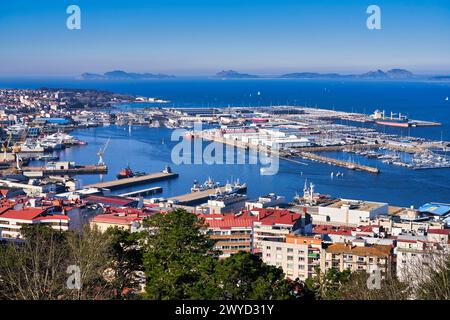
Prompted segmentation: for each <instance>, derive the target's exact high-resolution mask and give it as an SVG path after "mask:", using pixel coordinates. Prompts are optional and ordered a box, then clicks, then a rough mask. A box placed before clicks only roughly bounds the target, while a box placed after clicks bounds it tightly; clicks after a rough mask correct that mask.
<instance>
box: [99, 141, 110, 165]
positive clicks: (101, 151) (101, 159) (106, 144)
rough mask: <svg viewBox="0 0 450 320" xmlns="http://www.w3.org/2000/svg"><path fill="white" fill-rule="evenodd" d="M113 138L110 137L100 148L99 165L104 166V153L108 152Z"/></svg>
mask: <svg viewBox="0 0 450 320" xmlns="http://www.w3.org/2000/svg"><path fill="white" fill-rule="evenodd" d="M110 140H111V138H108V140H107V141H106V143H105V145H104V146H103V148H100V149H99V150H98V152H97V155H98V165H99V166H104V165H105V162H104V161H103V155H104V154H105V152H106V149H108V146H109V142H110Z"/></svg>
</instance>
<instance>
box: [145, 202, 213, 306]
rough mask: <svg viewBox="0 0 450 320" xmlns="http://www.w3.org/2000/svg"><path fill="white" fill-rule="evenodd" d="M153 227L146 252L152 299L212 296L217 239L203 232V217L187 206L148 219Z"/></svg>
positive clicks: (146, 222)
mask: <svg viewBox="0 0 450 320" xmlns="http://www.w3.org/2000/svg"><path fill="white" fill-rule="evenodd" d="M144 225H145V226H146V227H148V228H150V233H149V236H148V238H147V239H146V246H145V250H144V254H143V259H144V267H145V274H146V278H147V283H146V296H147V297H148V298H150V299H158V300H159V299H193V298H204V299H207V298H209V295H208V294H211V291H214V290H213V289H212V288H211V286H210V285H209V283H211V280H210V279H212V277H211V274H212V273H213V270H214V265H215V260H214V259H215V256H216V254H217V253H216V252H214V250H213V247H214V242H213V241H212V240H211V239H210V238H209V237H208V236H207V235H205V234H204V233H203V232H202V228H204V222H203V220H201V219H199V218H198V217H197V216H196V215H195V214H192V213H189V212H187V211H186V210H183V209H176V210H174V211H171V212H169V213H167V214H157V215H153V216H152V217H150V218H148V219H147V220H145V222H144Z"/></svg>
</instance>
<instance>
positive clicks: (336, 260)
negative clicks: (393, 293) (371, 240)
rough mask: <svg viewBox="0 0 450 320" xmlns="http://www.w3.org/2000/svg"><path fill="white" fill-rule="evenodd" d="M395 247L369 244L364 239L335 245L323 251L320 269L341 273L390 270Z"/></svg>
mask: <svg viewBox="0 0 450 320" xmlns="http://www.w3.org/2000/svg"><path fill="white" fill-rule="evenodd" d="M392 258H393V247H392V246H389V245H379V244H368V243H367V242H366V241H365V240H363V239H356V240H354V241H353V242H346V243H333V244H330V245H329V246H327V247H326V248H324V249H323V250H322V254H321V259H320V269H321V270H322V271H323V272H325V271H327V270H330V269H332V268H334V269H337V270H339V271H344V270H346V269H348V270H351V271H352V272H353V271H361V270H364V271H367V272H372V271H373V270H380V271H381V272H386V271H388V270H390V268H391V266H392V262H393V259H392Z"/></svg>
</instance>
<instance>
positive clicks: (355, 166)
mask: <svg viewBox="0 0 450 320" xmlns="http://www.w3.org/2000/svg"><path fill="white" fill-rule="evenodd" d="M299 156H300V157H302V158H303V159H309V160H313V161H318V162H322V163H327V164H331V165H335V166H339V167H343V168H347V169H351V170H361V171H367V172H370V173H380V169H378V168H374V167H369V166H365V165H361V164H357V163H353V162H348V161H343V160H337V159H334V158H329V157H324V156H319V155H317V154H314V153H310V152H301V153H300V154H299Z"/></svg>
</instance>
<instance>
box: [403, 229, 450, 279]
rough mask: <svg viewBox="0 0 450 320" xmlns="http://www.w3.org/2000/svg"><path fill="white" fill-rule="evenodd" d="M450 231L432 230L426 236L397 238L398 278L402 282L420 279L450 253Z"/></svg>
mask: <svg viewBox="0 0 450 320" xmlns="http://www.w3.org/2000/svg"><path fill="white" fill-rule="evenodd" d="M449 237H450V229H430V230H428V232H427V234H426V235H399V236H398V237H397V247H396V248H395V253H396V255H397V269H396V273H397V277H398V278H399V279H400V280H401V281H405V280H408V281H409V280H410V279H411V278H412V277H420V274H421V273H423V272H425V271H426V269H427V268H429V267H433V264H435V263H437V262H438V261H439V259H440V258H441V257H442V256H444V255H448V254H449V253H450V241H449Z"/></svg>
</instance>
